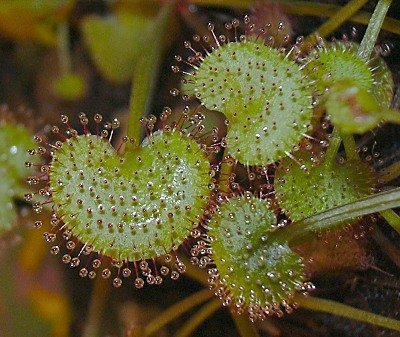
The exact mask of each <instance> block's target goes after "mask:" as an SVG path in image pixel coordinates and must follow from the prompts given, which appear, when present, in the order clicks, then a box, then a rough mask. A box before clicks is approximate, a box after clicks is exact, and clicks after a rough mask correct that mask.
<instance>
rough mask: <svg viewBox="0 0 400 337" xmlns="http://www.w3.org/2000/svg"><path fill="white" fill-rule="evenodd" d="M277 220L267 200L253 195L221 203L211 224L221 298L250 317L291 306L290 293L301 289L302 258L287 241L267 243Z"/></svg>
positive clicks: (210, 235)
mask: <svg viewBox="0 0 400 337" xmlns="http://www.w3.org/2000/svg"><path fill="white" fill-rule="evenodd" d="M276 223H277V219H276V216H275V214H274V213H273V211H272V210H271V209H270V208H269V206H268V204H267V202H266V201H265V200H261V199H258V198H256V197H254V196H252V195H251V194H245V195H244V196H239V197H234V198H232V199H230V200H228V201H227V202H225V203H223V204H222V205H221V206H220V208H219V209H218V211H217V212H216V213H215V214H214V215H213V217H212V218H211V220H210V223H209V227H210V229H209V232H208V235H209V237H210V247H211V249H212V258H213V260H214V263H215V266H216V270H217V277H218V281H217V284H218V285H220V286H222V287H223V288H224V291H223V294H224V295H222V297H224V298H225V300H228V302H231V303H232V304H234V305H235V306H236V307H239V308H248V311H249V313H250V314H251V316H252V315H261V316H262V315H264V314H271V313H276V314H281V313H282V312H281V309H280V308H281V305H283V306H284V307H285V308H286V310H287V311H290V304H291V302H292V300H291V299H292V297H293V295H294V294H295V293H296V291H298V290H304V280H305V270H304V266H303V262H302V259H301V257H300V256H299V255H298V254H296V253H295V252H293V251H292V250H291V249H290V248H289V246H288V245H287V244H280V243H270V244H268V245H267V244H266V242H265V241H267V238H268V235H269V234H268V233H270V232H271V231H272V230H273V229H274V228H275V227H276ZM251 318H255V317H251Z"/></svg>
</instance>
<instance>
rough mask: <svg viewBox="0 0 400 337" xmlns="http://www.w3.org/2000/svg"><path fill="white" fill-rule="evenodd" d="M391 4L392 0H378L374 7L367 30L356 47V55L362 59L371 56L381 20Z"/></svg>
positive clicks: (367, 58) (366, 59)
mask: <svg viewBox="0 0 400 337" xmlns="http://www.w3.org/2000/svg"><path fill="white" fill-rule="evenodd" d="M391 4H392V0H379V1H378V4H377V5H376V7H375V10H374V13H373V14H372V17H371V20H370V22H369V24H368V27H367V31H366V32H365V34H364V38H363V39H362V41H361V44H360V47H359V48H358V56H359V57H360V58H361V59H363V60H364V61H368V60H369V58H370V57H371V54H372V51H373V49H374V46H375V43H376V40H377V38H378V35H379V32H380V31H381V27H382V24H383V21H384V20H385V17H386V13H387V11H388V10H389V7H390V5H391Z"/></svg>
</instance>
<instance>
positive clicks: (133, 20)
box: [82, 13, 152, 83]
mask: <svg viewBox="0 0 400 337" xmlns="http://www.w3.org/2000/svg"><path fill="white" fill-rule="evenodd" d="M151 23H152V20H151V19H150V18H149V17H146V16H139V15H132V14H128V13H124V14H119V15H110V16H107V17H98V16H92V17H88V18H85V19H84V20H83V23H82V33H83V38H84V40H85V42H86V45H87V48H88V50H89V53H90V56H91V58H92V59H93V61H94V63H95V65H96V67H97V68H98V70H99V71H100V72H101V73H102V74H103V76H105V77H106V78H107V79H108V80H110V81H113V82H116V83H121V82H127V81H129V80H130V79H131V78H132V74H133V69H134V65H135V63H136V62H137V60H138V57H139V56H140V55H141V53H142V51H143V49H142V48H143V41H144V37H147V34H146V32H147V29H148V28H149V26H150V25H151Z"/></svg>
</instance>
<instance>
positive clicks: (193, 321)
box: [175, 299, 221, 337]
mask: <svg viewBox="0 0 400 337" xmlns="http://www.w3.org/2000/svg"><path fill="white" fill-rule="evenodd" d="M220 307H221V301H220V300H218V299H214V300H211V301H210V302H208V303H207V304H206V305H204V306H203V307H202V308H201V309H200V310H199V311H198V312H197V313H195V314H194V315H193V316H192V317H191V318H190V319H189V320H188V321H187V322H186V323H185V324H184V325H183V326H182V327H181V328H180V329H179V330H178V332H177V333H176V335H175V337H188V336H190V335H191V334H192V332H193V331H195V330H196V328H197V327H198V326H199V325H200V324H201V323H203V322H204V321H205V320H206V319H207V318H208V317H210V316H211V315H212V314H213V313H214V312H215V311H217V310H218V309H219V308H220Z"/></svg>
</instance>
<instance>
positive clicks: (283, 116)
mask: <svg viewBox="0 0 400 337" xmlns="http://www.w3.org/2000/svg"><path fill="white" fill-rule="evenodd" d="M192 75H193V76H189V77H188V78H187V81H186V82H187V83H186V84H185V86H184V91H186V92H187V93H188V94H191V95H193V96H195V97H197V98H198V99H200V101H201V103H202V104H204V105H205V106H206V107H207V108H208V109H212V110H218V111H220V112H222V113H224V114H225V116H226V118H227V119H228V121H229V126H228V133H227V137H226V141H227V144H228V149H229V152H230V154H231V155H232V156H233V157H234V158H235V159H237V160H239V161H240V162H242V163H244V164H249V165H263V164H268V163H273V162H275V161H277V160H279V159H281V158H282V157H284V156H285V152H291V151H292V150H293V148H294V147H295V146H297V145H298V143H299V142H300V140H301V139H302V138H303V135H304V133H306V132H307V131H308V130H309V128H310V125H311V119H312V115H313V110H312V97H311V96H312V90H311V87H310V86H309V80H308V79H307V78H306V77H305V75H304V74H303V72H302V71H301V70H300V67H299V65H298V64H296V63H295V62H294V61H292V60H290V58H288V57H285V55H284V54H282V53H280V52H279V51H278V50H277V49H274V48H271V47H269V46H266V45H264V44H263V43H262V42H260V41H256V40H247V41H242V42H230V43H227V44H223V45H222V46H221V47H219V48H218V49H216V50H214V51H213V52H212V53H211V54H209V55H207V56H205V58H204V60H203V61H202V62H201V64H200V66H199V68H198V69H197V70H195V71H194V72H193V74H192Z"/></svg>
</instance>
